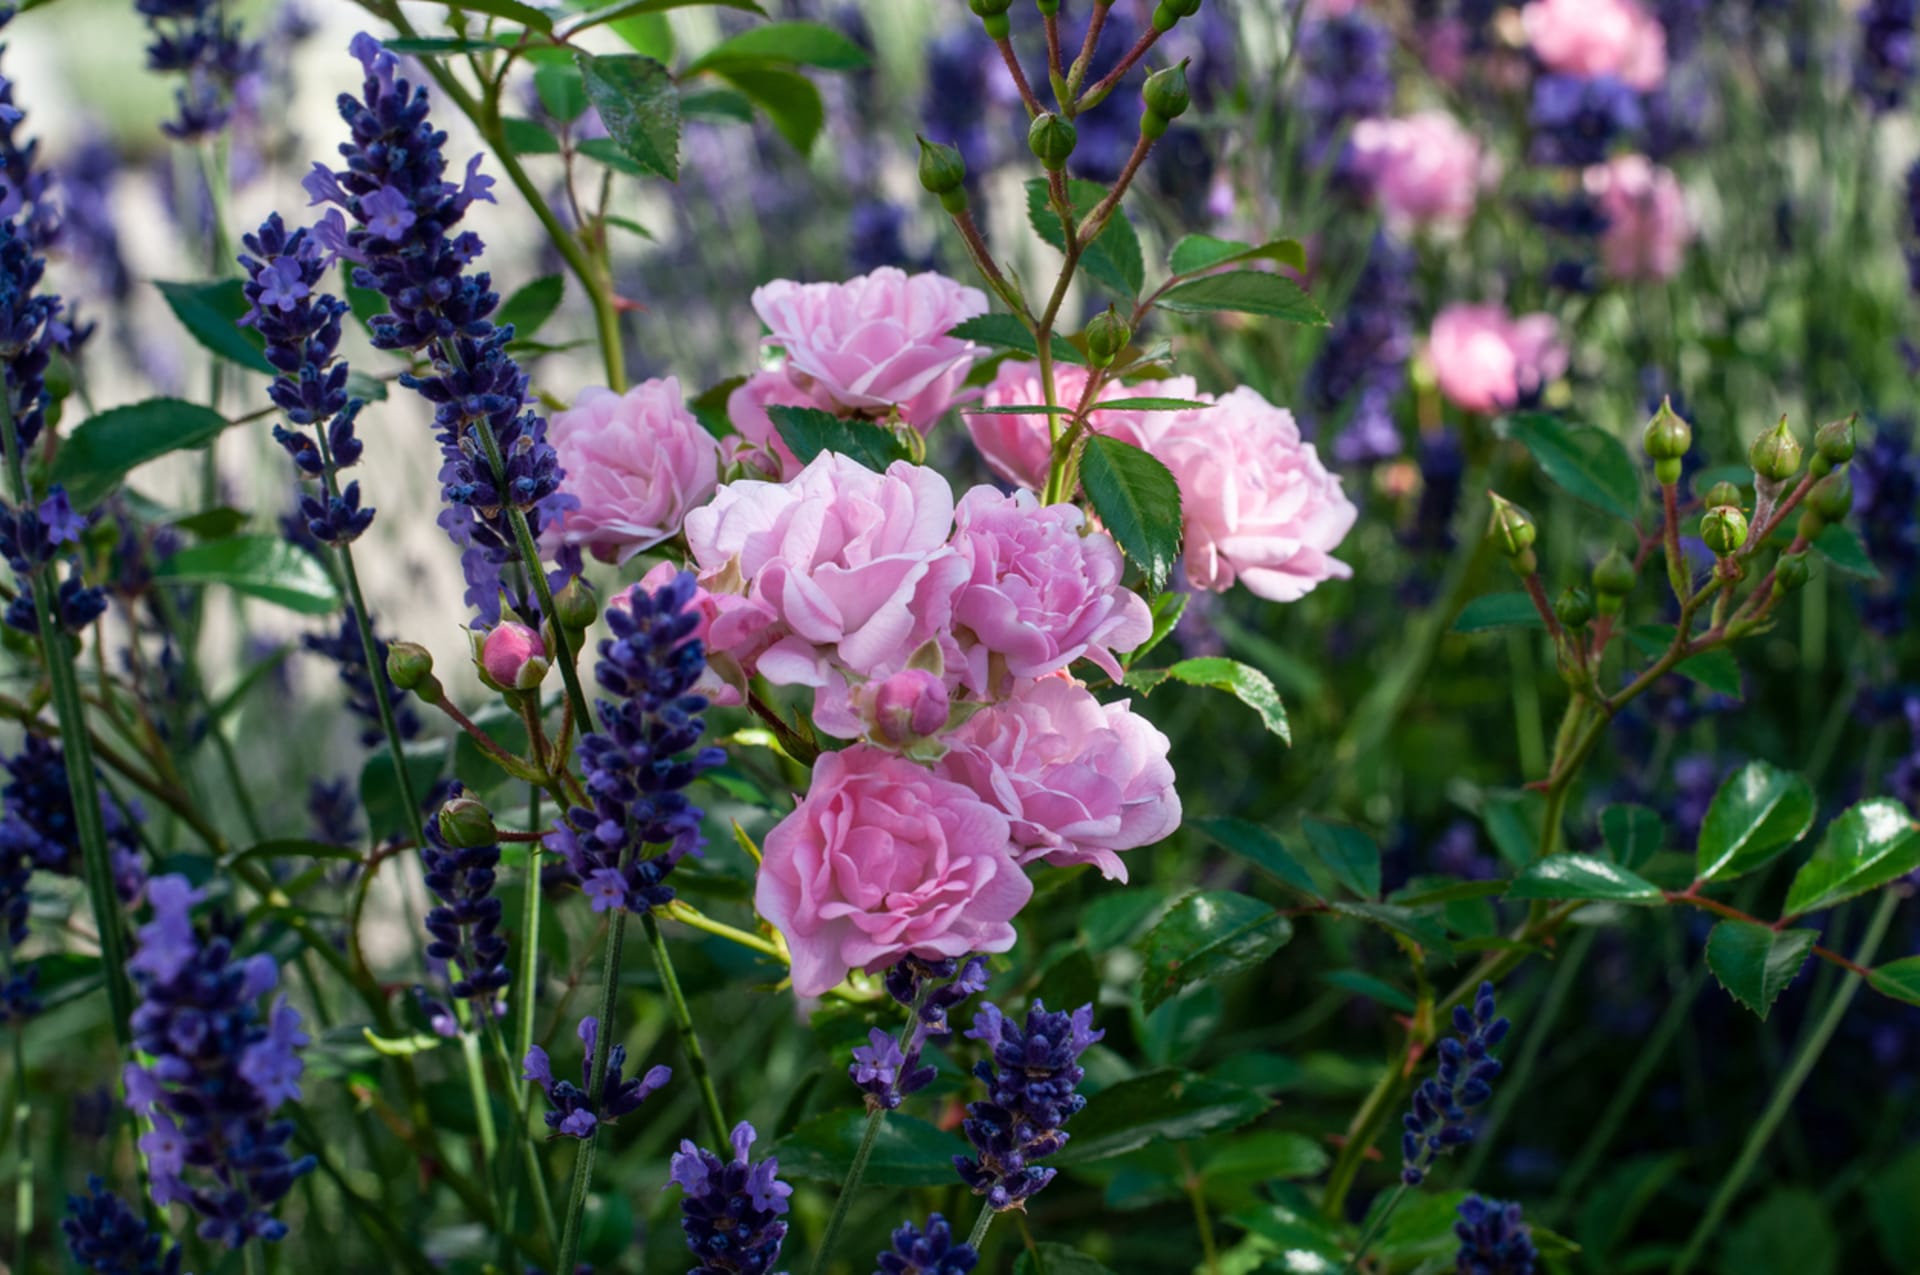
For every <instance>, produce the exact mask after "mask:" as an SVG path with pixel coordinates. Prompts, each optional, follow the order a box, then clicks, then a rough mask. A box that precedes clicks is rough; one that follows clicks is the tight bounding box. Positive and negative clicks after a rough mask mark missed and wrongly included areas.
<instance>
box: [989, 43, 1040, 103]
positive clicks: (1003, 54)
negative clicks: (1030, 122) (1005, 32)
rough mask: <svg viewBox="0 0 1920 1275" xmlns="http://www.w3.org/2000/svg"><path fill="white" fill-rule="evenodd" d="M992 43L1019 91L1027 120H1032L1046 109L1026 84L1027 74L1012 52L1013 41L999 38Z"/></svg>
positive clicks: (1030, 86)
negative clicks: (998, 51) (1025, 108)
mask: <svg viewBox="0 0 1920 1275" xmlns="http://www.w3.org/2000/svg"><path fill="white" fill-rule="evenodd" d="M993 43H994V46H995V47H996V48H998V49H999V50H1000V59H1001V61H1003V62H1005V63H1006V64H1007V74H1008V75H1011V76H1012V77H1013V86H1014V87H1015V88H1017V89H1019V90H1020V100H1021V101H1022V102H1024V103H1025V104H1026V107H1027V118H1028V119H1032V118H1034V117H1035V116H1037V115H1039V114H1040V112H1041V111H1043V110H1045V109H1046V108H1045V107H1043V106H1041V105H1040V99H1039V98H1037V97H1035V96H1034V95H1033V86H1032V85H1030V84H1028V83H1027V73H1026V72H1025V71H1023V70H1021V69H1020V58H1019V57H1018V56H1017V55H1016V54H1015V53H1014V51H1013V41H1012V40H1009V39H1007V38H1006V37H1005V36H1001V37H1000V38H999V39H997V40H995V41H994V42H993Z"/></svg>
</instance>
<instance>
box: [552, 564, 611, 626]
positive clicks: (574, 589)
mask: <svg viewBox="0 0 1920 1275" xmlns="http://www.w3.org/2000/svg"><path fill="white" fill-rule="evenodd" d="M553 614H554V618H555V619H557V620H559V621H560V624H561V627H563V628H568V629H574V630H580V629H586V628H591V627H592V626H593V622H594V621H595V620H597V619H599V618H600V598H599V596H598V595H596V594H595V593H594V591H593V586H592V585H590V584H588V583H587V582H586V581H585V580H582V579H581V578H580V577H579V576H575V577H574V578H573V579H571V580H569V581H567V587H566V588H564V589H562V590H560V592H558V593H556V594H554V595H553Z"/></svg>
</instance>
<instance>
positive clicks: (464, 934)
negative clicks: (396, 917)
mask: <svg viewBox="0 0 1920 1275" xmlns="http://www.w3.org/2000/svg"><path fill="white" fill-rule="evenodd" d="M456 803H461V804H464V805H467V806H472V805H476V804H477V803H474V802H472V801H470V800H469V799H467V798H464V797H463V796H462V794H461V791H460V787H459V785H457V784H456V785H454V787H453V790H452V791H451V792H450V793H449V794H448V796H447V800H446V801H445V802H443V803H442V804H441V805H440V807H439V809H438V810H437V811H436V812H435V814H434V817H433V818H431V819H428V820H427V821H426V833H427V844H426V845H424V846H422V847H420V863H421V866H422V867H423V868H424V869H425V873H426V883H427V889H429V890H431V891H433V896H434V897H435V898H436V899H438V900H439V901H440V903H439V906H438V907H435V908H434V909H432V910H431V911H430V912H428V913H427V920H426V925H427V932H428V933H429V934H431V935H432V936H433V941H432V942H430V943H428V944H427V955H428V956H429V957H431V958H432V959H434V960H436V961H445V962H446V963H447V964H448V965H450V966H452V967H453V968H454V974H453V985H452V987H451V989H450V990H451V991H452V993H453V996H454V999H456V1000H472V1001H480V1002H482V1003H481V1005H480V1007H479V1008H480V1010H481V1012H484V1013H496V1014H497V1013H498V1012H500V1010H501V1009H502V1008H504V1007H503V1006H499V1005H496V1004H495V1001H496V999H497V998H496V996H495V993H497V992H499V991H501V990H502V989H504V988H505V987H507V986H508V985H509V984H510V983H512V982H513V971H511V970H509V969H508V968H507V939H506V936H505V935H503V934H501V933H500V912H501V907H500V900H499V899H497V898H495V897H494V894H493V882H494V869H495V868H497V867H499V866H500V846H499V844H498V843H497V841H496V840H495V839H494V837H493V836H492V835H484V836H483V835H479V834H477V833H476V834H473V835H467V834H468V833H469V832H470V829H471V828H472V825H471V824H470V823H469V822H467V821H463V820H456V819H450V818H449V817H448V812H449V811H450V810H454V809H456ZM483 813H484V808H483ZM478 822H479V823H481V824H483V825H485V830H486V833H487V834H491V832H492V820H491V819H485V820H481V821H478ZM468 841H477V842H478V844H472V845H469V844H466V843H467V842H468Z"/></svg>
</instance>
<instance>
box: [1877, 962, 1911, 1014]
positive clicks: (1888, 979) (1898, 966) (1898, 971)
mask: <svg viewBox="0 0 1920 1275" xmlns="http://www.w3.org/2000/svg"><path fill="white" fill-rule="evenodd" d="M1867 981H1868V982H1870V983H1872V984H1873V990H1874V991H1876V992H1879V993H1880V994H1881V995H1882V996H1891V997H1893V999H1895V1000H1897V1001H1905V1002H1907V1004H1909V1005H1920V956H1909V957H1906V958H1904V959H1903V960H1898V961H1889V962H1887V963H1886V964H1885V965H1882V966H1881V967H1880V968H1879V969H1876V970H1875V971H1874V972H1873V976H1872V977H1871V978H1869V979H1868V980H1867Z"/></svg>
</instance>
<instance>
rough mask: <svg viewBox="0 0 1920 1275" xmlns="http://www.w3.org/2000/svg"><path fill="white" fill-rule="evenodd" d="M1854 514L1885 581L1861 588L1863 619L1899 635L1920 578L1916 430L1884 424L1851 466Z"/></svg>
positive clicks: (1919, 472)
mask: <svg viewBox="0 0 1920 1275" xmlns="http://www.w3.org/2000/svg"><path fill="white" fill-rule="evenodd" d="M1851 472H1852V475H1853V493H1854V494H1853V510H1854V517H1855V519H1856V521H1857V523H1858V525H1859V528H1860V536H1861V539H1862V540H1863V541H1865V542H1866V546H1867V555H1868V556H1869V557H1870V558H1872V559H1873V564H1874V566H1876V567H1877V568H1879V570H1880V574H1881V576H1882V580H1881V581H1880V582H1878V583H1876V584H1873V585H1871V586H1862V587H1861V594H1862V597H1861V614H1862V618H1863V619H1864V620H1865V621H1866V623H1867V625H1868V626H1869V627H1870V628H1872V629H1873V630H1874V631H1875V632H1878V633H1883V634H1893V633H1897V632H1899V631H1900V630H1901V629H1902V628H1903V627H1904V626H1905V623H1906V616H1907V614H1908V610H1909V605H1910V603H1911V600H1912V597H1913V592H1912V587H1911V586H1912V584H1913V581H1914V579H1915V578H1916V576H1920V456H1916V455H1915V454H1914V450H1913V441H1912V427H1911V426H1910V425H1904V424H1896V423H1894V422H1891V421H1886V422H1882V423H1881V424H1880V426H1879V428H1878V429H1876V430H1875V431H1874V434H1873V440H1872V441H1871V442H1869V443H1867V444H1866V445H1865V446H1863V447H1861V448H1860V449H1859V450H1858V451H1857V452H1856V453H1855V454H1854V458H1853V462H1852V465H1851Z"/></svg>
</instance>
